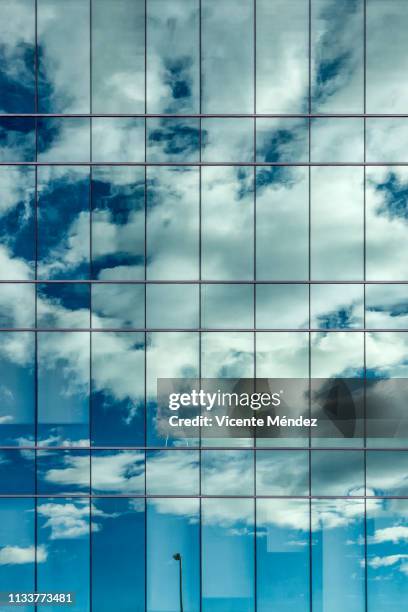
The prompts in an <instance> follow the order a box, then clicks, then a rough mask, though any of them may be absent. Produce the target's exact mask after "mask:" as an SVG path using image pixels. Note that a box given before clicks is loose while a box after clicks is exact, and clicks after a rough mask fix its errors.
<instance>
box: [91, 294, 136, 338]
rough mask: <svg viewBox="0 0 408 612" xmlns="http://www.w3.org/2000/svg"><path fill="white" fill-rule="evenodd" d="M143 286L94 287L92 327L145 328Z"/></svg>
mask: <svg viewBox="0 0 408 612" xmlns="http://www.w3.org/2000/svg"><path fill="white" fill-rule="evenodd" d="M144 300H145V288H144V285H143V284H138V285H127V284H125V283H121V284H120V285H119V284H118V285H115V284H113V283H112V284H109V285H103V284H97V285H92V327H93V328H94V329H98V328H99V329H103V328H111V329H112V328H119V329H120V328H126V327H131V328H133V329H138V328H139V329H143V328H144V318H145V317H144Z"/></svg>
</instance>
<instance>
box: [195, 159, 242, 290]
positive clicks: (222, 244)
mask: <svg viewBox="0 0 408 612" xmlns="http://www.w3.org/2000/svg"><path fill="white" fill-rule="evenodd" d="M201 175H202V183H201V185H202V191H201V198H202V217H201V218H202V221H201V223H202V225H201V228H202V237H201V245H202V275H203V277H204V278H205V279H206V280H207V279H208V280H234V279H235V280H241V279H242V280H243V279H250V278H253V273H254V270H253V256H254V242H253V241H254V237H253V234H254V229H253V228H254V191H253V176H254V173H253V170H252V168H245V167H241V168H225V167H206V168H202V171H201Z"/></svg>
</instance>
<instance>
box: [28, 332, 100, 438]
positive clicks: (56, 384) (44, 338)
mask: <svg viewBox="0 0 408 612" xmlns="http://www.w3.org/2000/svg"><path fill="white" fill-rule="evenodd" d="M37 343H38V348H37V350H38V357H37V359H38V439H39V442H40V443H41V444H42V445H44V446H62V445H65V446H70V445H72V444H75V445H81V444H82V445H84V444H85V445H86V444H89V365H90V364H89V350H90V346H89V345H90V338H89V333H85V332H58V333H53V332H40V333H38V338H37Z"/></svg>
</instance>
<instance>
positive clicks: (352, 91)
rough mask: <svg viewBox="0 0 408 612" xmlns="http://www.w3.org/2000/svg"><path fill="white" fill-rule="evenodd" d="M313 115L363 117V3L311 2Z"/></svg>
mask: <svg viewBox="0 0 408 612" xmlns="http://www.w3.org/2000/svg"><path fill="white" fill-rule="evenodd" d="M311 31H312V40H311V51H312V112H317V111H324V112H331V113H342V112H348V113H352V112H355V113H362V112H363V101H364V77H363V70H364V0H345V1H344V2H336V0H312V23H311Z"/></svg>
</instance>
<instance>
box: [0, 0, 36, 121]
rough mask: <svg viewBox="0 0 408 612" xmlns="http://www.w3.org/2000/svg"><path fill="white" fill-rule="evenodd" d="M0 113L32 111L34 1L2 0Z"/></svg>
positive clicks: (33, 102)
mask: <svg viewBox="0 0 408 612" xmlns="http://www.w3.org/2000/svg"><path fill="white" fill-rule="evenodd" d="M0 7H1V19H2V24H3V27H2V28H1V51H0V112H1V113H33V112H34V110H35V90H34V88H35V76H34V73H35V57H34V53H35V51H34V44H35V0H2V2H1V4H0Z"/></svg>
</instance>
